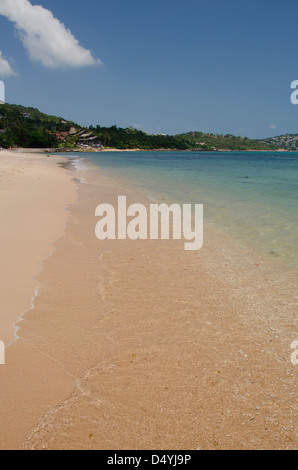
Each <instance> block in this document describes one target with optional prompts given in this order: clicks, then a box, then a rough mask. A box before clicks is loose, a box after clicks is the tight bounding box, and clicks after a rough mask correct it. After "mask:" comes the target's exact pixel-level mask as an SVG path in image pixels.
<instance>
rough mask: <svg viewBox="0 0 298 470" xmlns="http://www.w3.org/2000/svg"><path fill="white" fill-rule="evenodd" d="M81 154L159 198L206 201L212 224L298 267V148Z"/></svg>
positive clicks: (195, 201) (149, 195) (153, 197)
mask: <svg viewBox="0 0 298 470" xmlns="http://www.w3.org/2000/svg"><path fill="white" fill-rule="evenodd" d="M75 155H76V156H78V154H75ZM79 156H80V157H82V158H83V159H86V160H87V161H90V162H92V163H93V164H96V165H98V166H99V167H101V169H102V170H103V171H104V172H106V173H108V174H111V175H113V176H116V177H117V178H121V179H123V180H127V181H129V183H130V184H131V185H132V186H133V187H135V188H136V189H141V190H142V191H143V192H144V191H145V192H146V194H147V196H148V198H149V199H152V200H154V201H162V200H163V199H164V200H165V201H167V202H178V203H198V204H204V206H205V207H204V211H205V220H206V221H207V222H208V223H209V225H213V226H216V227H217V228H222V229H223V230H224V231H226V232H228V233H230V234H232V235H233V236H234V237H236V238H237V239H238V240H241V241H243V242H244V243H246V244H249V245H251V246H253V247H255V248H257V249H258V250H260V251H261V252H264V253H268V254H270V255H271V256H274V257H280V259H282V260H283V261H285V262H286V263H287V264H288V265H290V266H293V267H298V249H297V247H298V154H297V153H252V152H239V153H230V152H227V153H202V152H198V153H197V152H111V153H110V152H106V153H90V154H86V153H82V154H79Z"/></svg>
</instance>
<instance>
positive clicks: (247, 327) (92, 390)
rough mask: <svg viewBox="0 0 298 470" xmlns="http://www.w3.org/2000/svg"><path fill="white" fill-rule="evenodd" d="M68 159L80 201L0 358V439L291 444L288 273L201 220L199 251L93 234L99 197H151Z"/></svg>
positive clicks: (292, 286) (98, 445)
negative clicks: (4, 360) (203, 232)
mask: <svg viewBox="0 0 298 470" xmlns="http://www.w3.org/2000/svg"><path fill="white" fill-rule="evenodd" d="M42 158H43V159H44V158H45V157H44V156H43V157H42ZM52 158H53V159H55V157H52ZM61 158H62V157H61ZM0 161H1V154H0ZM63 161H64V162H65V159H64V160H63ZM66 162H68V159H67V158H66ZM71 166H72V168H73V171H71V172H69V165H68V164H67V163H66V165H65V164H63V167H64V169H63V170H62V169H61V168H59V167H58V165H56V167H57V168H58V171H60V172H61V174H63V177H65V175H66V174H67V175H68V176H67V177H68V178H69V180H71V181H72V180H73V179H74V178H75V181H76V185H77V187H76V189H78V198H77V199H76V202H75V203H74V204H73V205H71V206H70V207H69V211H68V212H69V215H68V223H67V226H66V229H65V232H64V235H63V236H61V237H60V238H59V239H58V240H56V242H55V243H54V247H55V249H54V252H53V255H52V256H51V257H47V258H46V259H45V262H44V270H43V271H41V272H40V274H39V275H38V276H37V280H38V282H39V284H40V286H41V288H40V291H39V295H38V297H37V298H36V299H35V300H36V301H35V306H34V309H33V310H30V312H29V313H27V314H25V316H24V319H23V322H22V324H21V331H20V340H19V341H18V342H17V343H15V344H14V345H13V346H12V347H11V348H10V352H9V356H10V357H8V360H9V368H8V367H7V366H5V368H4V369H1V368H0V377H1V387H2V395H3V410H2V411H0V419H1V423H3V426H4V428H3V429H5V435H4V434H3V432H2V433H1V435H0V447H1V448H8V447H9V448H22V449H107V450H111V449H119V448H120V449H127V450H128V449H129V450H133V449H146V448H147V449H148V448H152V449H163V448H168V449H173V450H174V449H179V448H184V449H197V448H198V447H199V448H200V449H228V448H233V449H248V448H255V449H256V448H260V449H266V448H274V449H279V448H282V449H291V448H294V446H295V438H296V434H295V433H296V431H295V422H294V420H295V415H294V413H295V400H296V394H295V370H294V368H293V366H292V365H291V364H290V360H289V357H290V350H289V346H290V343H291V341H292V340H293V339H295V338H293V336H292V335H293V334H294V333H295V305H296V304H297V303H296V301H295V292H296V291H297V282H296V281H297V280H296V279H295V277H294V275H293V274H292V273H288V272H284V271H283V270H282V269H279V268H278V267H277V266H276V265H274V264H272V265H267V264H266V263H265V262H264V263H263V262H260V259H261V258H260V256H259V255H258V257H256V253H255V252H253V251H252V250H249V251H244V250H243V247H241V246H240V245H239V246H238V245H237V246H235V244H234V241H233V240H231V239H230V238H229V237H223V239H222V238H221V237H220V235H219V234H217V233H215V232H212V231H209V230H208V236H207V241H206V246H205V247H204V249H203V250H201V251H200V252H199V253H196V254H194V253H192V254H190V253H186V252H184V250H183V248H182V243H181V246H180V242H174V241H168V242H160V241H158V242H154V241H147V242H145V243H142V242H140V241H138V242H132V241H125V242H121V241H107V242H104V243H100V242H99V241H98V240H96V239H95V237H94V227H95V219H94V209H95V207H96V205H97V204H98V203H100V202H102V201H105V202H110V203H112V204H114V203H115V201H116V200H117V197H118V194H120V192H121V194H122V193H123V194H127V197H128V200H129V202H135V201H136V200H137V201H138V202H142V201H143V202H144V204H148V200H146V197H145V195H144V194H141V193H139V192H136V191H135V190H134V189H133V188H132V187H129V186H128V185H127V184H123V182H120V181H119V180H118V179H116V178H112V177H108V176H106V175H104V174H102V172H101V171H100V169H97V171H96V170H95V169H94V168H90V167H89V169H84V171H80V169H79V167H75V166H74V165H71ZM61 178H62V175H61ZM82 181H84V183H82ZM79 182H81V183H79ZM261 261H262V260H261ZM21 369H22V370H21ZM3 372H5V374H6V372H7V376H5V375H4V374H3ZM20 385H21V390H20V392H19V391H18V389H19V388H20ZM16 429H17V432H16Z"/></svg>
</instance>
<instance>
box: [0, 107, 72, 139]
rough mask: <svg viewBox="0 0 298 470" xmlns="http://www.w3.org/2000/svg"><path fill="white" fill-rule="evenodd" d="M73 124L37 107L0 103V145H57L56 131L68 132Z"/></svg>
mask: <svg viewBox="0 0 298 470" xmlns="http://www.w3.org/2000/svg"><path fill="white" fill-rule="evenodd" d="M72 125H73V123H72V122H67V121H65V120H64V119H62V118H59V117H56V116H48V115H47V114H44V113H41V112H40V111H39V110H38V109H35V108H27V107H24V106H17V105H10V104H2V105H0V146H2V147H4V148H8V147H13V146H18V147H25V148H46V147H57V146H58V140H57V137H56V133H57V132H68V131H69V130H70V128H71V126H72Z"/></svg>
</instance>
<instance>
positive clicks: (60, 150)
mask: <svg viewBox="0 0 298 470" xmlns="http://www.w3.org/2000/svg"><path fill="white" fill-rule="evenodd" d="M3 150H4V151H8V150H7V149H3ZM11 151H12V152H14V153H39V154H40V153H102V152H179V153H181V152H188V153H239V152H241V153H252V152H257V153H298V150H286V149H276V150H258V149H249V150H224V149H219V150H197V149H196V150H190V149H188V150H180V149H117V148H105V149H103V150H96V149H92V148H89V149H80V148H67V149H63V148H36V149H34V148H21V147H20V148H15V149H12V150H11Z"/></svg>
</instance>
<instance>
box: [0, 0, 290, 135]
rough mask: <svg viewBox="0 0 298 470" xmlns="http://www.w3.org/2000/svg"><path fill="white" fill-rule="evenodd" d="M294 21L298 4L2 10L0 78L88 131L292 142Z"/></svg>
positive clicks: (11, 97)
mask: <svg viewBox="0 0 298 470" xmlns="http://www.w3.org/2000/svg"><path fill="white" fill-rule="evenodd" d="M297 18H298V2H297V0H283V1H282V2H281V1H280V0H241V1H239V0H183V1H180V0H150V1H137V0H126V1H124V0H96V1H95V0H85V1H84V2H82V1H79V0H39V1H33V0H30V1H29V0H0V79H1V80H3V81H4V83H5V88H6V101H7V102H8V103H13V104H21V105H24V106H32V107H36V108H39V109H40V110H41V111H43V112H45V113H48V114H53V115H57V116H61V117H64V118H66V119H68V120H72V121H75V122H77V123H79V124H80V125H84V126H89V125H91V124H92V125H97V124H99V125H101V126H112V125H114V124H116V125H117V126H120V127H129V126H134V127H137V128H140V129H143V130H144V131H146V132H149V133H156V134H157V133H169V134H176V133H181V132H187V131H202V132H212V133H223V134H227V133H230V134H234V135H241V136H247V137H249V138H264V137H270V136H274V135H280V134H284V133H298V106H294V105H293V104H292V103H291V101H290V96H291V89H290V87H291V83H292V82H293V81H294V80H298V67H297V63H298V58H297V51H298V27H297Z"/></svg>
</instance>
